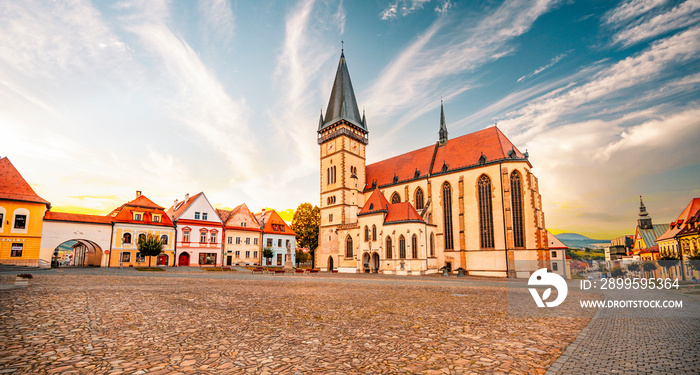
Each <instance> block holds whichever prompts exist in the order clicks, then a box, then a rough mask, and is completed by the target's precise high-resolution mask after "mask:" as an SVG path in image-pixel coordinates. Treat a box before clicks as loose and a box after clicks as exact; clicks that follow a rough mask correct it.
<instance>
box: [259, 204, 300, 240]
mask: <svg viewBox="0 0 700 375" xmlns="http://www.w3.org/2000/svg"><path fill="white" fill-rule="evenodd" d="M255 219H256V220H257V221H258V223H261V224H264V226H263V228H262V229H263V232H265V233H273V234H274V233H279V234H287V235H291V236H296V235H297V234H296V233H294V231H292V228H290V227H289V225H287V222H285V221H284V220H283V219H282V218H281V217H280V215H279V214H278V213H277V211H275V210H267V211H263V212H261V213H259V214H255ZM275 229H277V230H275Z"/></svg>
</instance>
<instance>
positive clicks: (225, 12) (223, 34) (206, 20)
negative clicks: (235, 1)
mask: <svg viewBox="0 0 700 375" xmlns="http://www.w3.org/2000/svg"><path fill="white" fill-rule="evenodd" d="M199 12H200V14H202V22H201V27H200V30H201V35H202V39H205V40H208V41H209V43H211V44H214V45H217V46H226V45H229V44H230V43H231V42H232V41H233V33H234V30H235V24H236V23H235V17H234V14H233V11H232V10H231V4H230V3H229V2H228V0H209V1H202V2H199Z"/></svg>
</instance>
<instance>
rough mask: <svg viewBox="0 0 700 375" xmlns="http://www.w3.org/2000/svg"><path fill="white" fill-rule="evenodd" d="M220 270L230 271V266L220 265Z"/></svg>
mask: <svg viewBox="0 0 700 375" xmlns="http://www.w3.org/2000/svg"><path fill="white" fill-rule="evenodd" d="M221 270H222V271H231V267H221Z"/></svg>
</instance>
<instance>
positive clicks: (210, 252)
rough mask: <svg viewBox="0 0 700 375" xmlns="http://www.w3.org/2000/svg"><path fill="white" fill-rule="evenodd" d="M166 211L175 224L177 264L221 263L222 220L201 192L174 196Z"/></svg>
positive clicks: (208, 264)
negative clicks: (182, 198)
mask: <svg viewBox="0 0 700 375" xmlns="http://www.w3.org/2000/svg"><path fill="white" fill-rule="evenodd" d="M166 214H167V215H168V216H169V217H170V219H171V220H172V221H173V223H174V224H175V231H176V234H175V237H176V244H175V248H176V251H177V254H176V257H177V260H176V264H177V265H178V266H180V267H187V266H197V267H198V266H220V265H221V259H222V258H221V239H222V238H223V222H222V221H221V218H219V215H217V214H216V210H215V209H214V207H212V205H211V203H209V200H208V199H207V197H206V195H204V193H199V194H196V195H194V196H192V197H190V195H189V194H186V195H185V200H183V201H182V202H178V200H175V202H174V203H173V205H172V207H170V208H169V209H168V210H167V211H166Z"/></svg>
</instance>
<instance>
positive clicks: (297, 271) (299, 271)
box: [294, 268, 306, 274]
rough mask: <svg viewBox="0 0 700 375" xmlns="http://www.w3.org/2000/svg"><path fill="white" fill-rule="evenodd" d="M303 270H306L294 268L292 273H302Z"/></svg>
mask: <svg viewBox="0 0 700 375" xmlns="http://www.w3.org/2000/svg"><path fill="white" fill-rule="evenodd" d="M305 272H306V271H304V270H303V269H301V268H297V269H296V270H294V273H296V274H304V273H305Z"/></svg>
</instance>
